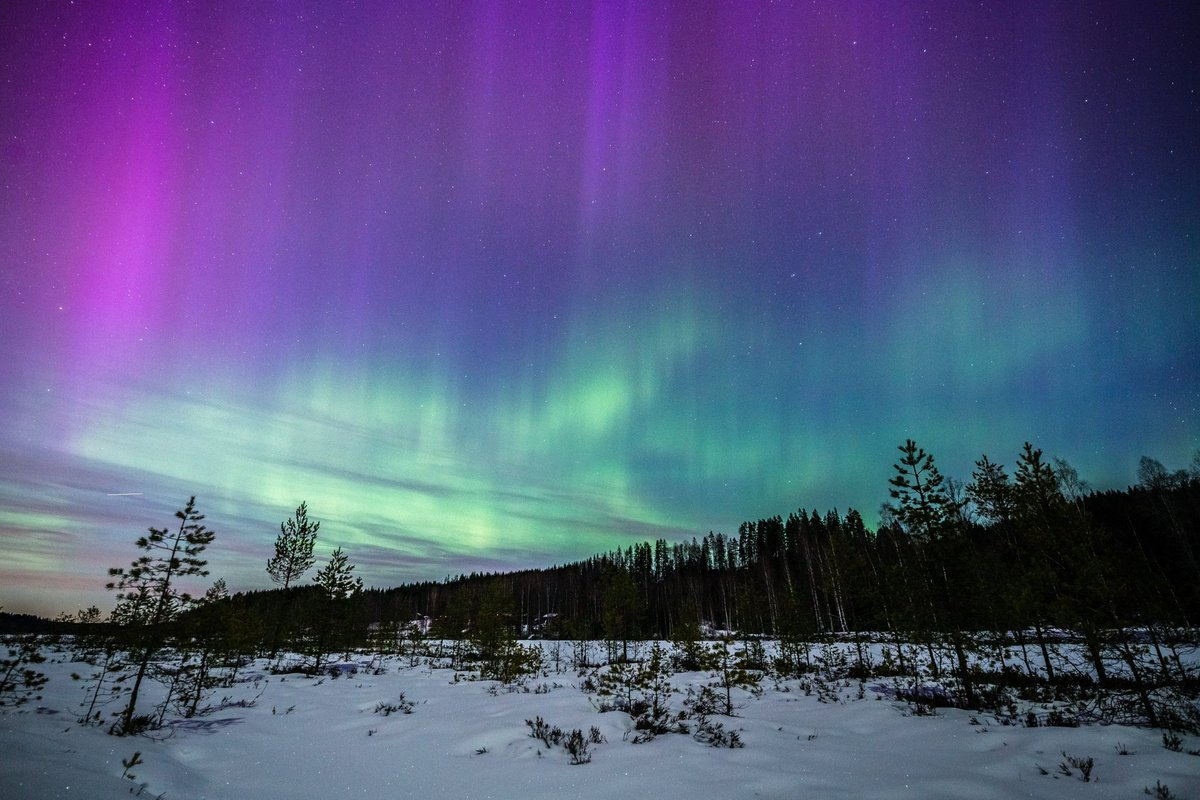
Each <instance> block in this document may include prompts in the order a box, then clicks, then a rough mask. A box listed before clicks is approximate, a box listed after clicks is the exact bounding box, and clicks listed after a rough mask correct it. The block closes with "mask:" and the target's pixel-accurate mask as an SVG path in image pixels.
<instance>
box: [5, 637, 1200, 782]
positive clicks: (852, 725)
mask: <svg viewBox="0 0 1200 800" xmlns="http://www.w3.org/2000/svg"><path fill="white" fill-rule="evenodd" d="M544 646H553V645H544ZM48 655H49V656H50V661H48V662H47V663H46V664H43V665H41V668H42V669H43V671H45V672H46V674H47V675H49V676H50V683H49V684H48V685H47V687H46V690H45V693H44V696H43V698H42V699H41V700H40V701H37V702H35V703H30V704H29V705H27V706H24V707H21V708H19V709H16V710H8V711H6V712H5V713H3V714H0V754H2V759H3V764H2V769H0V797H3V798H6V800H35V799H36V800H48V799H50V798H90V799H95V800H105V799H106V798H129V797H130V796H140V797H150V798H155V797H161V798H163V799H164V800H217V799H218V798H220V799H222V800H225V799H229V800H234V799H237V800H242V799H243V798H245V799H247V800H250V799H253V800H272V799H273V798H279V800H306V799H307V798H313V799H314V800H316V799H319V800H327V798H334V797H364V798H382V797H389V798H405V797H413V798H418V797H419V798H522V799H524V800H532V798H555V800H565V799H566V798H612V797H626V798H638V797H654V798H658V800H703V799H704V798H798V797H806V798H914V799H919V800H931V799H933V798H954V799H955V800H984V798H1008V797H1029V798H1046V800H1061V799H1062V798H1134V797H1142V796H1145V795H1144V790H1145V789H1146V788H1147V787H1149V788H1150V789H1151V790H1153V789H1154V787H1155V786H1156V784H1158V783H1161V784H1162V785H1164V786H1167V787H1169V789H1170V791H1171V793H1172V795H1173V796H1175V797H1178V798H1191V799H1192V800H1196V799H1197V798H1200V757H1197V756H1195V755H1190V754H1189V753H1188V752H1187V750H1188V749H1195V748H1197V747H1200V737H1184V748H1183V751H1182V752H1173V751H1170V750H1167V749H1166V748H1164V747H1163V746H1162V732H1161V731H1158V730H1150V729H1138V728H1130V727H1123V726H1117V725H1110V726H1098V725H1097V726H1084V727H1079V728H1046V727H1037V728H1026V727H1023V726H1020V725H1003V724H1000V722H999V721H998V720H997V719H996V718H994V717H990V716H988V715H985V714H972V713H970V712H965V711H959V710H953V709H941V710H939V711H938V713H937V715H936V716H913V715H912V714H911V713H910V708H909V707H908V706H907V705H906V704H904V703H901V702H897V701H894V700H891V699H888V697H887V696H886V695H885V694H883V693H882V692H880V691H873V690H872V689H871V688H870V684H868V687H867V690H866V692H865V695H864V697H863V699H858V698H857V694H858V686H857V684H853V685H851V686H846V687H843V688H842V689H841V690H840V691H841V699H840V700H839V701H838V702H833V703H831V702H821V701H820V700H818V698H817V697H816V696H815V695H806V694H805V693H804V692H803V691H801V689H800V684H799V683H798V682H797V681H787V682H783V683H780V684H778V685H776V684H774V683H773V682H769V681H768V682H767V683H766V685H765V691H764V692H763V693H762V694H761V695H760V696H757V697H755V696H752V695H751V694H750V693H748V692H744V691H741V690H738V695H737V698H738V709H737V714H738V715H737V716H736V717H732V718H729V717H719V718H715V719H719V720H720V721H721V722H722V723H723V724H724V725H725V727H726V728H727V729H732V730H735V731H737V732H738V733H739V734H740V736H741V738H742V740H743V741H744V742H745V747H744V748H741V749H717V748H713V747H708V746H706V745H704V744H702V743H700V742H698V741H696V740H695V739H693V738H692V737H691V736H687V735H680V734H665V735H661V736H659V737H658V738H656V739H654V740H653V741H650V742H646V743H642V744H634V743H633V742H632V739H633V734H632V733H631V730H632V721H631V719H630V717H629V716H628V715H627V714H624V713H621V712H608V713H600V712H598V711H597V708H596V696H595V695H594V694H588V693H585V692H583V691H581V690H580V688H579V686H580V683H581V680H582V679H581V678H580V677H579V676H578V675H577V674H576V673H575V672H569V671H568V672H561V673H553V672H551V674H549V675H548V676H545V677H538V678H536V679H532V680H529V681H527V682H526V683H525V684H524V686H523V687H507V686H502V685H499V684H496V683H495V682H486V681H473V680H455V673H454V672H453V671H451V670H449V669H442V668H437V669H434V668H431V667H430V666H429V665H428V664H422V665H418V666H409V661H408V659H404V660H401V659H397V658H389V659H383V660H382V661H379V660H375V661H374V662H371V661H370V660H368V659H367V658H366V657H364V658H363V659H362V660H361V661H358V662H347V663H343V664H340V665H338V666H339V670H338V672H339V675H340V677H338V678H333V677H330V676H329V675H328V674H326V675H325V676H323V677H311V676H305V675H302V674H286V675H274V674H270V673H269V671H268V670H267V664H266V662H258V663H257V664H255V665H254V666H253V667H252V668H250V669H247V670H245V671H244V674H245V677H246V678H247V680H246V681H244V682H239V683H237V684H236V685H235V686H234V687H233V688H231V689H226V690H217V691H216V693H215V694H214V695H213V696H212V697H210V698H209V703H210V704H211V705H213V706H218V705H222V701H224V707H223V708H218V709H216V710H211V711H210V712H209V713H207V714H204V715H202V716H198V717H195V718H192V719H184V718H182V717H174V718H172V717H168V723H169V724H168V726H167V727H166V728H165V729H164V730H162V731H157V732H155V733H154V734H153V735H151V736H133V737H124V738H122V737H115V736H110V735H107V734H106V733H105V732H104V729H103V728H100V727H94V726H93V727H83V726H80V725H79V724H77V723H76V721H75V720H76V717H77V716H78V714H79V708H78V707H79V703H80V701H81V700H82V699H83V696H84V689H83V687H82V686H81V684H80V683H79V682H75V681H72V680H71V678H70V674H71V673H72V672H78V673H80V674H88V668H87V666H86V665H80V664H72V663H68V662H67V661H66V659H67V658H68V656H67V655H66V654H65V653H63V652H53V651H50V652H48ZM380 666H382V668H383V669H382V672H381V673H380V674H376V671H377V670H376V668H378V667H380ZM709 680H710V678H709V676H708V675H705V674H703V673H678V674H676V675H674V676H672V678H671V682H672V684H673V685H674V686H675V687H676V689H684V688H685V687H687V686H689V685H691V686H699V685H701V684H703V683H705V682H707V681H709ZM880 688H882V687H880ZM401 693H403V694H404V696H405V698H406V700H407V701H409V702H411V703H413V704H414V705H413V709H412V712H411V713H402V712H400V713H391V714H387V715H384V714H382V713H376V707H377V706H379V704H380V703H385V702H386V703H393V704H394V703H397V701H398V699H399V698H400V695H401ZM681 701H682V698H681V696H678V695H677V696H675V697H674V698H673V700H672V705H673V706H674V707H676V708H678V707H680V706H681ZM152 702H153V698H149V699H148V700H147V706H146V707H147V709H148V708H149V705H150V703H152ZM112 710H113V708H111V707H110V708H109V709H108V711H112ZM539 716H540V717H542V718H543V719H544V720H545V721H546V722H547V723H548V724H550V725H555V726H558V727H560V728H562V729H563V730H564V731H569V730H571V729H572V728H579V729H580V730H582V731H584V732H585V733H586V732H588V731H589V729H590V728H591V727H592V726H595V727H597V728H598V729H599V731H600V733H601V734H602V735H603V737H604V738H605V740H606V741H604V742H602V743H599V744H593V745H592V746H591V755H592V760H591V762H590V763H587V764H582V765H572V764H571V763H570V757H569V756H568V754H567V753H566V751H565V750H564V749H562V748H561V747H554V748H548V747H547V746H546V745H545V744H544V743H543V742H541V741H539V740H537V739H534V738H532V737H531V736H530V728H529V727H528V726H527V725H526V724H525V720H527V719H528V720H532V719H534V718H535V717H539ZM135 751H140V753H141V759H142V761H143V763H141V764H139V765H137V766H135V767H133V768H132V769H131V770H130V772H132V773H133V775H134V776H135V777H134V779H133V780H132V781H131V780H130V779H129V778H122V777H121V775H122V771H123V769H124V767H123V765H122V759H129V758H130V757H131V756H132V755H133V753H134V752H135ZM1120 751H1128V754H1125V755H1123V754H1121V752H1120ZM1064 753H1065V754H1067V755H1069V756H1076V757H1079V758H1087V757H1091V758H1093V759H1094V768H1093V769H1092V772H1091V780H1090V781H1088V782H1084V781H1082V780H1080V774H1079V771H1078V770H1072V772H1073V775H1071V776H1067V775H1065V774H1063V773H1062V772H1061V771H1060V768H1059V765H1060V764H1062V763H1064V762H1065V761H1066V758H1065V756H1064ZM1067 766H1069V765H1067ZM1044 773H1045V774H1044Z"/></svg>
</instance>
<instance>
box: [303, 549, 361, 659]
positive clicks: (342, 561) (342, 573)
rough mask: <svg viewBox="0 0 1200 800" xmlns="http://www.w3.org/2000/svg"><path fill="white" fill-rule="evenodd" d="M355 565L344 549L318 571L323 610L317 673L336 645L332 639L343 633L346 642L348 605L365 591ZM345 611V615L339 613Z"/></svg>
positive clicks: (318, 638) (318, 627)
mask: <svg viewBox="0 0 1200 800" xmlns="http://www.w3.org/2000/svg"><path fill="white" fill-rule="evenodd" d="M353 571H354V565H353V564H350V563H349V559H348V558H347V556H346V554H345V553H343V552H342V548H340V547H339V548H338V549H336V550H334V551H333V555H332V556H330V558H329V563H328V564H326V565H325V566H324V567H321V569H320V570H318V571H317V577H316V579H315V581H314V582H315V583H316V585H317V586H318V587H320V589H321V599H322V600H323V605H324V609H322V612H323V613H320V615H319V618H318V621H317V641H316V643H315V644H316V664H315V665H314V667H313V670H314V671H317V670H320V669H321V659H322V658H324V656H325V653H326V648H327V646H328V645H330V644H333V645H336V644H337V642H331V639H332V638H333V637H334V636H337V635H338V634H341V638H342V639H346V638H347V637H346V636H345V634H346V630H345V628H346V624H347V622H348V620H346V619H345V618H344V617H345V616H346V615H345V613H344V612H345V611H346V608H345V604H346V601H347V600H349V599H350V598H351V597H352V596H354V595H355V594H357V593H358V592H360V591H362V588H363V582H362V578H356V577H354V576H353V575H351V573H352V572H353ZM339 612H342V613H339Z"/></svg>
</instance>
